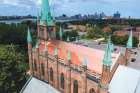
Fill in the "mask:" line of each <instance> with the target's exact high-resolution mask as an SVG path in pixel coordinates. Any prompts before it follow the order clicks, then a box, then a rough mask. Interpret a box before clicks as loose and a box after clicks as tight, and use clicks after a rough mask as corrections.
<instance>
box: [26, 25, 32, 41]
mask: <svg viewBox="0 0 140 93" xmlns="http://www.w3.org/2000/svg"><path fill="white" fill-rule="evenodd" d="M27 42H28V43H32V36H31V32H30V29H29V28H28V34H27Z"/></svg>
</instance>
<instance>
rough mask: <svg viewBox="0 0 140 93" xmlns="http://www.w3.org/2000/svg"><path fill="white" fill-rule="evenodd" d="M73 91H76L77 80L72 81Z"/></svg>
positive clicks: (76, 92) (74, 92)
mask: <svg viewBox="0 0 140 93" xmlns="http://www.w3.org/2000/svg"><path fill="white" fill-rule="evenodd" d="M73 93H78V81H77V80H74V81H73Z"/></svg>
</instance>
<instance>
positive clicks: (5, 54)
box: [0, 45, 27, 93]
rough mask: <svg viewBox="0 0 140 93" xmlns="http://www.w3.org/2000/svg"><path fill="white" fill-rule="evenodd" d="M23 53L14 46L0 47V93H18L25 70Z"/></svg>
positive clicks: (23, 80)
mask: <svg viewBox="0 0 140 93" xmlns="http://www.w3.org/2000/svg"><path fill="white" fill-rule="evenodd" d="M26 60H27V57H26V56H25V53H24V52H23V51H21V50H20V49H19V47H17V46H14V45H0V93H19V90H20V89H21V87H22V86H23V85H24V83H23V82H25V73H26V69H27V64H25V63H26Z"/></svg>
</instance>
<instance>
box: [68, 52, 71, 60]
mask: <svg viewBox="0 0 140 93" xmlns="http://www.w3.org/2000/svg"><path fill="white" fill-rule="evenodd" d="M67 59H68V60H69V61H70V60H71V53H70V52H68V55H67Z"/></svg>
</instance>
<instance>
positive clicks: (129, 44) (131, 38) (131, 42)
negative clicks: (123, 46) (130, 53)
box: [127, 30, 133, 49]
mask: <svg viewBox="0 0 140 93" xmlns="http://www.w3.org/2000/svg"><path fill="white" fill-rule="evenodd" d="M132 47H133V36H132V30H131V32H130V35H129V39H128V42H127V48H128V49H131V48H132Z"/></svg>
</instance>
